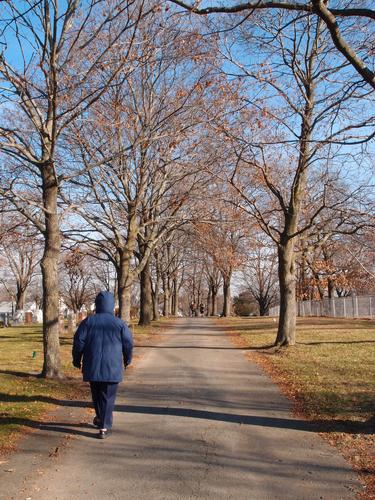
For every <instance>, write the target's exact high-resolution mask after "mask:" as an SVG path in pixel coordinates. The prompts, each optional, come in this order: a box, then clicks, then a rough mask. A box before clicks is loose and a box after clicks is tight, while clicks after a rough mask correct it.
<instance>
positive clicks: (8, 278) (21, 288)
mask: <svg viewBox="0 0 375 500" xmlns="http://www.w3.org/2000/svg"><path fill="white" fill-rule="evenodd" d="M38 236H39V235H38V234H35V228H34V227H33V226H31V225H30V224H27V223H25V221H23V220H22V219H20V217H16V218H14V217H13V218H12V219H11V221H9V220H8V229H7V231H6V232H5V233H4V234H3V235H2V238H1V239H0V259H1V261H2V264H3V266H4V269H5V271H6V274H5V276H3V277H2V278H1V279H0V281H1V282H2V284H3V286H4V287H5V288H6V290H7V292H8V293H9V295H10V296H12V297H14V299H15V310H16V311H18V310H20V311H22V310H24V308H25V299H26V292H27V289H28V287H29V285H30V284H31V282H32V280H33V278H34V277H35V275H36V273H37V272H38V267H39V263H40V257H41V250H42V245H41V241H40V238H38ZM12 283H13V284H14V288H15V290H14V289H13V286H12Z"/></svg>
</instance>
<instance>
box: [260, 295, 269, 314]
mask: <svg viewBox="0 0 375 500" xmlns="http://www.w3.org/2000/svg"><path fill="white" fill-rule="evenodd" d="M258 305H259V316H265V315H266V314H267V313H268V309H269V307H268V301H267V299H265V298H264V297H259V300H258Z"/></svg>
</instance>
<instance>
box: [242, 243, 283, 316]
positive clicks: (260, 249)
mask: <svg viewBox="0 0 375 500" xmlns="http://www.w3.org/2000/svg"><path fill="white" fill-rule="evenodd" d="M263 240H264V239H263ZM263 240H262V237H261V236H260V237H259V239H257V241H251V242H249V243H248V245H247V248H248V255H247V259H246V262H245V264H244V266H243V270H242V275H243V279H244V282H245V284H246V288H247V289H248V290H249V292H250V294H251V295H252V297H253V298H254V299H255V301H256V302H257V304H258V308H259V314H260V316H265V315H266V314H268V310H269V308H270V307H272V306H273V305H274V304H275V303H276V300H277V299H278V287H277V252H276V251H275V248H274V245H270V244H268V245H267V243H266V242H265V241H263Z"/></svg>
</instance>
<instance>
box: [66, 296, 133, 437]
mask: <svg viewBox="0 0 375 500" xmlns="http://www.w3.org/2000/svg"><path fill="white" fill-rule="evenodd" d="M95 308H96V311H95V312H96V314H95V315H93V316H89V317H87V318H86V319H84V320H83V321H82V322H81V324H80V325H79V327H78V329H77V331H76V333H75V334H74V340H73V351H72V356H73V365H74V366H75V367H76V368H81V365H82V375H83V380H84V381H85V382H90V388H91V395H92V401H93V403H94V408H95V412H96V416H95V418H94V421H93V424H94V425H95V426H96V427H98V428H99V434H98V438H99V439H105V438H107V437H108V436H109V435H110V434H111V433H112V420H113V417H112V414H113V409H114V406H115V400H116V394H117V387H118V384H119V382H121V381H122V379H123V374H124V366H125V368H126V367H127V366H129V364H130V363H131V359H132V352H133V338H132V334H131V332H130V330H129V328H128V326H127V325H126V323H125V322H124V321H122V320H121V319H120V318H116V317H115V315H114V308H115V299H114V297H113V295H112V294H111V293H110V292H106V291H103V292H100V293H99V294H98V295H97V297H96V299H95Z"/></svg>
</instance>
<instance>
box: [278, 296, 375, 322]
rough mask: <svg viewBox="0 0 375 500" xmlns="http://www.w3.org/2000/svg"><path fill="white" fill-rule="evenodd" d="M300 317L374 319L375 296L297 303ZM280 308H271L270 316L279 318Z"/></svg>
mask: <svg viewBox="0 0 375 500" xmlns="http://www.w3.org/2000/svg"><path fill="white" fill-rule="evenodd" d="M297 308H298V316H331V317H333V318H374V317H375V296H373V295H372V296H367V297H358V296H356V295H353V296H352V297H335V298H333V299H328V298H326V299H323V300H303V301H300V302H297ZM279 311H280V307H279V306H276V307H271V308H270V311H269V316H278V315H279Z"/></svg>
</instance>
